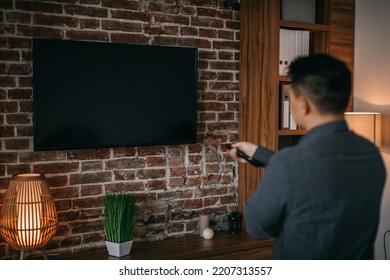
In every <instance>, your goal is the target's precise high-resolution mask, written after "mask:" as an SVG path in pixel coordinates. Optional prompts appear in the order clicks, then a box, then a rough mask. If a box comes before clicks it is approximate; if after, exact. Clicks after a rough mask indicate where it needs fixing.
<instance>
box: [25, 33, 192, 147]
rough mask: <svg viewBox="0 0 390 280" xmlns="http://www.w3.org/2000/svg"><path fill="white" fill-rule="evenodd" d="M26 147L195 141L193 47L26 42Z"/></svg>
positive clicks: (154, 143) (98, 145)
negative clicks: (30, 135)
mask: <svg viewBox="0 0 390 280" xmlns="http://www.w3.org/2000/svg"><path fill="white" fill-rule="evenodd" d="M33 86H34V88H33V96H34V149H35V150H37V151H43V150H65V149H83V148H102V147H128V146H152V145H168V144H189V143H195V142H196V118H197V117H196V115H197V112H196V100H197V97H196V96H197V49H195V48H186V47H167V46H145V45H129V44H118V43H102V42H87V41H70V40H49V39H34V40H33Z"/></svg>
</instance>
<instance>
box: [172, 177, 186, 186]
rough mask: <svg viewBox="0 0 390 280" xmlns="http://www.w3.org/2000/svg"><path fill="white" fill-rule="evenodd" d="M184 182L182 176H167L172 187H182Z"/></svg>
mask: <svg viewBox="0 0 390 280" xmlns="http://www.w3.org/2000/svg"><path fill="white" fill-rule="evenodd" d="M185 183H186V179H185V178H184V177H179V178H169V184H168V185H169V186H170V187H172V188H174V187H184V186H185Z"/></svg>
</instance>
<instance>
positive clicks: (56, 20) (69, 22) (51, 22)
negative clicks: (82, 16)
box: [33, 14, 79, 27]
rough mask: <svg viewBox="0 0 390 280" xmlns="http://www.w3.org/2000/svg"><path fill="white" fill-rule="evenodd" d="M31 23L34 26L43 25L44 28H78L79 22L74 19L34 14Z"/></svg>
mask: <svg viewBox="0 0 390 280" xmlns="http://www.w3.org/2000/svg"><path fill="white" fill-rule="evenodd" d="M33 22H34V24H36V25H45V26H59V27H63V26H68V27H78V25H79V20H78V19H77V18H74V17H64V16H53V15H43V14H36V15H34V18H33Z"/></svg>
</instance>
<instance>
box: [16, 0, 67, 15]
mask: <svg viewBox="0 0 390 280" xmlns="http://www.w3.org/2000/svg"><path fill="white" fill-rule="evenodd" d="M15 6H16V9H20V10H24V11H34V12H49V13H56V14H61V13H62V6H61V4H54V3H45V2H36V1H16V3H15Z"/></svg>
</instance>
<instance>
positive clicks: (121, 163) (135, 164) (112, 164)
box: [106, 158, 146, 170]
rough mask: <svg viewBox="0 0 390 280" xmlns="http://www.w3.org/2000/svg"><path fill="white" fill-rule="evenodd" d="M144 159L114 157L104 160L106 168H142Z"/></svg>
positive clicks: (144, 162)
mask: <svg viewBox="0 0 390 280" xmlns="http://www.w3.org/2000/svg"><path fill="white" fill-rule="evenodd" d="M145 164H146V160H145V159H143V158H127V159H114V160H108V161H107V162H106V168H107V169H108V170H113V169H116V170H118V169H134V168H144V167H145Z"/></svg>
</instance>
